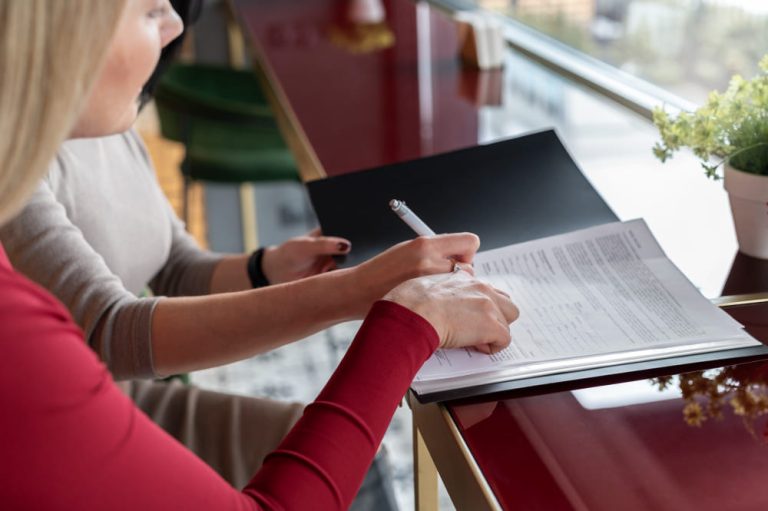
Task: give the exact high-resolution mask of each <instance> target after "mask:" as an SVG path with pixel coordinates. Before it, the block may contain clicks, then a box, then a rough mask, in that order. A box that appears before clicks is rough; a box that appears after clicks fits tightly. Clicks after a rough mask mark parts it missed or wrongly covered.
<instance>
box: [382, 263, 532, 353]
mask: <svg viewBox="0 0 768 511" xmlns="http://www.w3.org/2000/svg"><path fill="white" fill-rule="evenodd" d="M384 300H389V301H392V302H395V303H397V304H399V305H402V306H403V307H406V308H408V309H410V310H412V311H413V312H415V313H416V314H418V315H420V316H421V317H423V318H424V319H426V320H427V321H429V323H430V324H431V325H432V326H433V327H434V328H435V330H436V331H437V335H438V336H439V338H440V348H465V347H470V346H471V347H474V348H476V349H477V350H478V351H481V352H483V353H488V354H491V353H496V352H498V351H501V350H503V349H504V348H506V347H507V346H508V345H509V343H510V341H511V338H510V334H509V324H510V323H512V322H513V321H515V320H516V319H517V317H518V316H519V311H518V310H517V307H516V306H515V304H514V303H512V300H510V298H509V296H508V295H507V294H506V293H504V292H502V291H499V290H498V289H495V288H493V287H492V286H489V285H488V284H485V283H483V282H480V281H479V280H477V279H476V278H474V277H473V276H472V275H470V274H469V273H467V272H466V271H458V272H453V273H443V274H440V275H430V276H425V277H419V278H415V279H411V280H408V281H406V282H404V283H402V284H400V285H399V286H397V287H395V288H394V289H392V290H391V291H390V292H389V293H387V294H386V295H385V296H384Z"/></svg>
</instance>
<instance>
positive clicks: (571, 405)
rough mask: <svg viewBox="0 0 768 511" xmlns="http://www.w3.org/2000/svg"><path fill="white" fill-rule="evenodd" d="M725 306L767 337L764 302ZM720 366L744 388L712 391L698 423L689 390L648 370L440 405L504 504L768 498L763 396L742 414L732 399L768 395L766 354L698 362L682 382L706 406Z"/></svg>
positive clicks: (719, 504)
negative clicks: (601, 383)
mask: <svg viewBox="0 0 768 511" xmlns="http://www.w3.org/2000/svg"><path fill="white" fill-rule="evenodd" d="M731 312H732V314H733V315H734V317H736V319H738V320H739V321H741V322H742V323H743V324H744V325H745V326H746V327H747V329H748V330H749V331H750V333H752V335H754V336H755V337H757V338H759V339H761V340H763V341H764V342H765V341H768V304H761V305H753V306H745V307H739V308H735V309H732V311H731ZM718 375H722V376H718ZM723 376H728V377H729V378H730V379H729V380H728V385H730V386H732V388H733V389H737V388H738V389H740V390H732V391H731V392H728V393H727V394H725V395H724V396H723V397H722V398H721V399H720V403H721V406H720V407H719V409H720V410H721V412H722V418H721V419H715V418H711V417H710V418H708V419H706V420H704V421H703V422H702V423H701V424H700V425H695V423H696V420H695V414H694V417H689V420H688V421H687V420H686V417H685V414H684V410H686V408H685V407H686V405H688V403H689V402H688V401H686V400H685V399H683V398H682V397H679V396H675V395H674V394H671V393H670V392H669V391H667V392H661V391H660V389H659V385H658V383H654V382H652V381H650V380H648V379H643V380H637V381H635V382H630V383H628V384H619V385H611V386H605V387H592V388H586V389H578V390H575V391H573V392H572V391H566V392H556V393H551V394H546V395H537V396H531V397H517V398H504V396H503V395H502V396H496V397H494V398H492V399H487V400H485V401H480V402H476V403H472V404H454V405H449V406H448V409H449V411H450V413H451V415H452V417H453V418H454V420H455V422H456V424H457V425H458V427H459V430H460V431H461V434H462V436H463V437H464V439H465V441H466V442H467V445H468V447H469V449H470V451H471V452H472V455H473V456H474V458H475V460H476V461H477V463H478V465H479V467H480V469H481V471H482V473H483V475H484V476H485V478H486V480H487V481H488V483H489V484H490V486H491V488H492V489H493V492H494V494H495V495H496V497H497V498H498V500H499V502H500V503H501V504H502V506H503V507H504V508H505V509H531V510H539V509H541V510H548V511H555V510H577V509H590V510H606V511H608V510H610V511H615V510H622V511H631V510H676V511H679V510H688V509H690V510H699V511H701V510H720V511H722V510H729V511H735V510H744V511H747V510H759V509H768V485H766V484H765V480H766V477H768V420H767V419H766V417H765V416H762V415H760V411H768V404H767V403H766V402H765V401H761V402H758V403H753V404H752V405H751V406H752V411H753V413H752V414H749V413H747V415H742V416H739V415H736V414H735V413H734V409H735V408H734V405H736V404H738V403H739V402H738V401H732V400H733V399H734V397H737V398H738V397H739V392H746V391H747V390H749V391H750V392H752V393H753V394H754V396H763V398H762V399H765V397H764V396H766V393H768V387H767V385H768V362H756V363H752V364H743V365H739V366H732V367H728V368H717V369H714V370H712V371H710V372H708V373H704V375H701V374H700V373H694V374H693V376H691V377H689V378H686V379H685V381H686V382H689V384H690V387H686V391H687V392H690V391H691V389H692V388H696V389H698V390H700V391H701V394H700V395H698V397H696V398H695V401H696V402H697V403H699V405H700V406H701V407H702V408H703V409H704V410H707V406H708V405H709V404H710V403H713V402H716V400H713V397H712V394H711V393H712V392H713V389H714V388H715V387H716V385H715V383H714V382H715V378H718V377H723ZM670 387H671V388H672V389H675V390H677V389H679V388H681V387H680V384H679V382H678V381H676V380H673V381H672V382H671V384H670ZM724 390H725V389H724V387H723V386H722V385H721V386H720V391H724ZM758 399H760V398H758ZM742 402H744V401H743V400H742ZM748 408H749V407H748ZM693 412H695V409H694V411H693ZM693 412H689V413H693Z"/></svg>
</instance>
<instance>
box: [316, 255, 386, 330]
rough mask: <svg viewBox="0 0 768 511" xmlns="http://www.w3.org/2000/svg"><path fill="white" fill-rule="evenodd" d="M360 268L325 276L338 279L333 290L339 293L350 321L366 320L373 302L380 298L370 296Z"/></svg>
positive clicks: (342, 305) (344, 269) (356, 267)
mask: <svg viewBox="0 0 768 511" xmlns="http://www.w3.org/2000/svg"><path fill="white" fill-rule="evenodd" d="M359 268H360V267H359V266H355V267H353V268H342V269H339V270H334V271H332V272H330V273H327V274H325V275H327V276H328V277H332V278H336V279H337V281H336V282H335V283H334V284H333V288H334V289H335V290H336V292H337V293H338V296H339V298H340V302H341V308H342V310H344V311H345V316H347V317H348V318H350V319H362V318H364V317H365V315H366V314H368V311H369V310H370V308H371V305H373V302H374V301H375V300H376V299H378V298H380V297H375V298H372V297H371V296H369V295H370V292H369V288H368V281H367V280H366V279H365V275H362V274H361V273H362V272H361V271H360V270H359Z"/></svg>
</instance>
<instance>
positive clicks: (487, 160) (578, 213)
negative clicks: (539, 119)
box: [308, 131, 617, 266]
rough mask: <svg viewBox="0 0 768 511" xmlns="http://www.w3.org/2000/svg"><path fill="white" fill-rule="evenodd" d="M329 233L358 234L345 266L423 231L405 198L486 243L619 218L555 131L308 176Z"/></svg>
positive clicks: (429, 220) (434, 221)
mask: <svg viewBox="0 0 768 511" xmlns="http://www.w3.org/2000/svg"><path fill="white" fill-rule="evenodd" d="M308 188H309V195H310V198H311V200H312V204H313V206H314V208H315V212H316V213H317V217H318V219H319V220H320V226H321V227H322V229H323V232H324V233H325V234H327V235H334V236H343V237H345V238H347V239H349V240H350V241H351V242H352V252H351V254H350V255H349V256H348V258H347V259H346V260H345V261H343V262H342V265H343V266H348V265H354V264H357V263H359V262H362V261H364V260H366V259H369V258H370V257H372V256H374V255H376V254H378V253H379V252H381V251H383V250H385V249H387V248H388V247H390V246H392V245H394V244H395V243H398V242H400V241H403V240H407V239H410V238H413V237H414V234H413V231H411V230H410V229H409V228H408V226H406V225H405V224H404V223H403V221H402V220H400V219H399V218H398V217H397V216H396V215H395V214H394V213H392V211H391V210H390V209H389V205H388V204H389V201H390V200H391V199H401V200H404V201H405V202H406V204H408V206H409V207H410V208H411V209H412V210H413V211H414V212H415V213H416V214H417V215H419V217H420V218H421V219H422V220H424V222H426V224H427V225H429V226H430V227H431V228H432V229H433V230H434V231H435V232H438V233H441V232H461V231H469V232H474V233H475V234H477V235H479V236H480V240H481V243H482V246H481V248H480V249H481V250H488V249H491V248H498V247H503V246H506V245H510V244H513V243H518V242H521V241H528V240H532V239H537V238H543V237H545V236H551V235H554V234H562V233H565V232H570V231H574V230H576V229H582V228H585V227H591V226H593V225H599V224H604V223H608V222H614V221H616V220H617V217H616V215H614V213H613V212H612V211H611V209H610V208H609V207H608V205H607V204H606V203H605V201H604V200H603V199H602V197H600V195H598V193H597V192H596V191H595V189H594V188H593V187H592V185H591V184H590V183H589V181H587V179H586V178H585V177H584V175H583V174H582V173H581V171H580V170H579V168H578V167H577V166H576V163H575V162H574V161H573V159H572V158H571V157H570V155H569V154H568V151H566V149H565V147H563V144H562V143H561V142H560V139H559V138H558V136H557V135H556V134H555V132H554V131H544V132H540V133H533V134H531V135H526V136H522V137H519V138H513V139H509V140H504V141H502V142H496V143H494V144H489V145H483V146H477V147H472V148H469V149H462V150H459V151H454V152H450V153H444V154H439V155H436V156H430V157H427V158H422V159H419V160H413V161H406V162H402V163H396V164H393V165H387V166H384V167H378V168H374V169H370V170H364V171H361V172H355V173H351V174H346V175H343V176H337V177H332V178H329V179H323V180H320V181H312V182H310V183H309V184H308Z"/></svg>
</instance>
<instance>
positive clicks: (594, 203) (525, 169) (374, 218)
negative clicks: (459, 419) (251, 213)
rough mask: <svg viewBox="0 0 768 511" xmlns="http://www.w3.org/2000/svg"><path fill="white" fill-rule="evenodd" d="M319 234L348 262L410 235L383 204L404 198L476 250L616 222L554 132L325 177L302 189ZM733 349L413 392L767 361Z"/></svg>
mask: <svg viewBox="0 0 768 511" xmlns="http://www.w3.org/2000/svg"><path fill="white" fill-rule="evenodd" d="M308 188H309V195H310V198H311V200H312V204H313V206H314V208H315V212H316V213H317V217H318V219H319V221H320V225H321V227H322V229H323V233H324V234H327V235H335V236H343V237H345V238H347V239H349V240H350V241H351V242H352V252H351V254H350V255H349V256H348V257H347V258H346V260H344V261H342V263H341V265H342V266H349V265H353V264H357V263H359V262H362V261H365V260H367V259H369V258H370V257H373V256H374V255H376V254H378V253H380V252H382V251H384V250H386V249H387V248H389V247H390V246H392V245H394V244H395V243H398V242H400V241H403V240H407V239H411V238H413V237H414V236H415V235H414V233H413V231H411V230H410V228H408V227H407V226H406V225H405V224H404V223H403V221H402V220H400V219H399V218H398V217H397V216H396V215H395V214H394V213H393V212H392V211H391V210H390V208H389V205H388V203H389V201H390V200H391V199H401V200H404V201H405V202H406V203H407V204H408V206H409V207H410V208H411V209H412V210H413V211H414V212H415V213H416V214H417V215H418V216H419V217H421V219H422V220H424V222H425V223H426V224H427V225H429V226H430V227H431V228H432V229H433V230H434V231H435V232H438V233H440V232H460V231H469V232H474V233H476V234H477V235H479V236H480V240H481V243H482V246H481V248H480V249H481V250H488V249H492V248H499V247H503V246H506V245H511V244H514V243H519V242H523V241H529V240H532V239H538V238H543V237H546V236H551V235H555V234H563V233H566V232H571V231H575V230H577V229H582V228H586V227H592V226H594V225H599V224H604V223H609V222H615V221H616V220H618V218H617V216H616V215H615V214H614V213H613V211H611V209H610V207H608V205H607V204H606V202H605V201H604V200H603V198H602V197H600V195H599V194H598V193H597V191H596V190H595V189H594V188H593V187H592V185H591V184H590V183H589V181H588V180H587V179H586V178H585V177H584V175H583V174H582V172H581V171H580V170H579V168H578V166H577V165H576V163H575V162H574V161H573V158H571V156H570V155H569V154H568V151H567V150H566V149H565V147H564V146H563V144H562V142H561V141H560V139H559V138H558V136H557V134H556V133H555V132H554V131H552V130H548V131H542V132H538V133H532V134H529V135H525V136H521V137H518V138H513V139H509V140H503V141H501V142H496V143H493V144H488V145H482V146H477V147H472V148H469V149H462V150H459V151H453V152H450V153H444V154H439V155H435V156H430V157H427V158H422V159H418V160H413V161H406V162H401V163H396V164H393V165H386V166H383V167H377V168H373V169H368V170H363V171H360V172H354V173H351V174H346V175H342V176H337V177H332V178H329V179H324V180H320V181H313V182H310V183H309V184H308ZM766 355H768V348H766V347H765V346H759V347H754V348H738V349H730V350H725V351H718V352H713V353H703V354H697V355H689V356H679V357H672V358H665V359H660V360H653V361H644V362H637V363H630V364H621V365H615V366H610V367H603V368H598V369H588V370H581V371H572V372H567V373H558V374H552V375H547V376H540V377H533V378H525V379H518V380H511V381H507V382H501V383H493V384H483V385H477V386H473V387H464V388H457V389H452V390H450V391H442V392H436V393H433V394H428V395H418V394H417V398H418V400H419V401H420V402H422V403H424V402H432V401H445V400H449V399H460V398H467V397H472V396H477V395H484V394H491V393H498V392H505V393H506V394H505V395H512V394H514V395H517V394H520V395H525V394H530V393H541V392H544V391H554V390H564V389H569V388H578V387H583V386H588V385H589V384H593V385H594V384H598V383H599V384H608V383H615V382H620V381H628V380H633V379H637V378H641V377H646V376H648V377H651V376H659V375H662V374H668V373H670V372H671V371H672V368H680V367H682V366H685V368H686V369H690V370H694V369H703V368H706V367H718V366H720V365H723V364H725V363H735V362H744V361H749V360H757V359H762V358H765V357H766Z"/></svg>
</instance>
